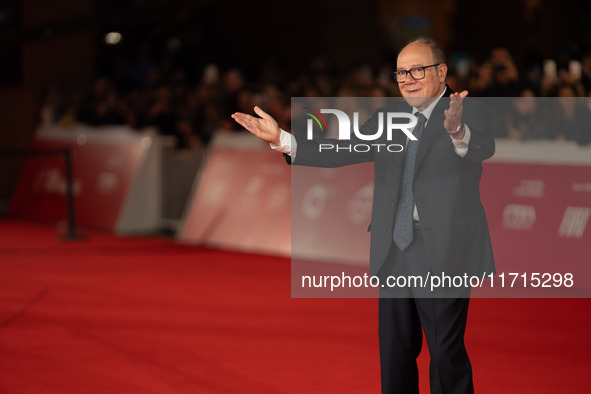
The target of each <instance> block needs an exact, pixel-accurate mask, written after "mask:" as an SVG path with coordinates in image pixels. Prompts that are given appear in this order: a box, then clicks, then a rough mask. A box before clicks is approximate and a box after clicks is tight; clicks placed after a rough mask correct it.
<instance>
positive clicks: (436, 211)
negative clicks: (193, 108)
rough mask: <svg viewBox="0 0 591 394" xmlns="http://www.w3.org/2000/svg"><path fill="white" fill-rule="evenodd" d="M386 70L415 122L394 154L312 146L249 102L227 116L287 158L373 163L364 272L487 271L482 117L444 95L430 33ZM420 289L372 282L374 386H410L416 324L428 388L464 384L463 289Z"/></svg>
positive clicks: (414, 382)
mask: <svg viewBox="0 0 591 394" xmlns="http://www.w3.org/2000/svg"><path fill="white" fill-rule="evenodd" d="M394 75H395V79H396V82H397V83H398V86H399V88H400V92H401V95H402V96H403V98H404V100H405V102H406V103H405V104H404V105H395V106H394V108H391V110H393V111H397V112H411V113H413V114H415V115H416V116H417V120H418V121H417V125H416V126H415V127H414V130H413V134H414V135H415V137H417V138H418V141H412V140H409V139H407V137H406V135H404V134H403V133H399V134H398V135H395V136H394V137H393V140H392V141H391V142H390V143H398V144H400V145H402V146H406V149H404V154H402V153H392V152H388V151H386V150H384V149H382V150H381V151H376V150H373V151H369V152H364V153H355V152H347V151H343V150H341V151H338V152H337V151H331V152H326V151H323V152H322V153H319V149H318V144H320V143H327V142H329V141H327V140H322V139H314V140H310V141H309V140H306V139H304V138H298V137H297V136H293V135H290V134H288V133H286V132H285V131H282V130H280V129H279V128H278V126H277V123H276V122H275V121H274V120H273V118H272V117H270V116H269V115H267V114H266V113H264V112H263V111H262V110H261V109H260V108H258V107H256V108H255V112H256V113H257V114H258V115H259V116H261V118H255V117H252V116H250V115H246V114H240V113H237V114H234V115H233V118H234V119H235V120H236V121H237V122H238V123H240V124H241V125H243V126H244V127H245V128H246V129H248V130H249V131H250V132H252V133H253V134H255V135H256V136H258V137H259V138H261V139H263V140H265V141H268V142H270V143H271V145H272V147H273V148H274V149H278V150H280V151H282V152H284V154H286V155H287V158H288V162H292V163H293V164H297V165H309V166H320V167H336V166H341V165H347V164H354V163H360V162H367V161H373V162H374V200H373V210H372V222H371V246H370V272H371V274H372V275H377V276H379V277H380V278H381V279H383V280H384V279H385V278H387V277H388V276H392V275H394V276H398V275H415V274H416V275H424V274H425V273H429V274H430V275H443V274H445V275H448V276H464V274H467V275H479V276H481V275H488V274H490V273H492V272H494V261H493V255H492V248H491V243H490V236H489V233H488V225H487V222H486V216H485V213H484V208H483V207H482V204H481V202H480V192H479V182H480V176H481V173H482V164H481V163H482V161H483V160H485V159H487V158H489V157H491V156H492V155H493V153H494V140H493V138H492V137H491V135H490V134H489V132H488V130H487V127H488V125H489V124H490V122H488V121H487V119H486V117H485V115H484V111H482V110H481V109H479V108H478V107H477V105H476V103H471V102H469V101H468V100H465V101H464V98H465V97H466V96H467V94H468V92H466V91H464V92H461V93H452V92H451V90H450V89H449V88H448V87H447V86H446V84H445V79H446V75H447V66H446V64H445V56H444V54H443V51H442V50H441V48H440V47H439V46H438V45H437V44H436V43H435V42H433V41H432V40H429V39H419V40H416V41H414V42H411V43H410V44H408V45H407V46H405V47H404V48H403V49H402V50H401V51H400V53H399V55H398V61H397V70H396V72H395V73H394ZM464 107H465V108H464ZM376 127H377V114H374V116H373V117H372V118H371V119H370V120H368V121H367V122H366V123H365V124H364V125H363V126H362V128H361V129H360V131H361V133H363V134H375V130H376ZM384 138H385V137H384ZM330 142H332V143H338V141H334V140H330ZM348 142H350V141H348ZM377 142H378V143H379V141H377ZM384 142H385V141H384ZM380 283H383V282H380ZM429 290H430V289H428V288H427V289H426V290H425V289H422V288H410V289H409V288H406V289H400V288H388V287H385V288H380V299H379V340H380V364H381V380H382V392H383V393H418V370H417V365H416V358H417V357H418V355H419V353H420V351H421V344H422V331H424V333H425V337H426V339H427V344H428V347H429V353H430V355H431V362H430V369H429V374H430V385H431V393H472V392H474V389H473V383H472V369H471V365H470V360H469V358H468V355H467V352H466V349H465V346H464V332H465V328H466V320H467V313H468V302H469V294H470V289H469V287H460V288H456V287H454V286H449V287H448V288H446V289H438V292H437V294H434V293H429Z"/></svg>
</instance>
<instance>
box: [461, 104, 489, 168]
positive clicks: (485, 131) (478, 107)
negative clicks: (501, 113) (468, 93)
mask: <svg viewBox="0 0 591 394" xmlns="http://www.w3.org/2000/svg"><path fill="white" fill-rule="evenodd" d="M464 113H465V117H464V122H465V123H466V124H467V125H468V126H469V127H470V142H469V143H468V153H466V156H464V159H465V160H470V161H475V162H482V161H484V160H486V159H489V158H490V157H492V156H493V155H494V153H495V140H494V138H493V136H492V133H491V130H490V125H491V124H492V122H491V119H490V116H491V113H490V111H487V110H486V108H485V106H484V105H482V104H481V103H479V102H477V101H474V100H470V101H466V102H465V106H464Z"/></svg>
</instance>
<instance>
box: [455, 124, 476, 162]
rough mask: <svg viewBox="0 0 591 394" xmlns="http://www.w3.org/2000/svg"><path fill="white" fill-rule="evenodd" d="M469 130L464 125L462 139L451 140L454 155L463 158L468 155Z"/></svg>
mask: <svg viewBox="0 0 591 394" xmlns="http://www.w3.org/2000/svg"><path fill="white" fill-rule="evenodd" d="M470 135H471V134H470V128H469V127H468V125H467V124H464V138H462V139H461V140H454V139H453V138H451V136H450V138H451V142H452V144H454V149H455V150H456V154H457V155H458V156H461V157H464V156H466V154H467V153H468V144H469V143H470Z"/></svg>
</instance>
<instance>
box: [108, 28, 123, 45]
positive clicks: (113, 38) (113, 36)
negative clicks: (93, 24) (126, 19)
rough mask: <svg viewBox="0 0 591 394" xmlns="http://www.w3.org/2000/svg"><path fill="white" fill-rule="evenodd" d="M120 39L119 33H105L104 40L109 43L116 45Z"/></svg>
mask: <svg viewBox="0 0 591 394" xmlns="http://www.w3.org/2000/svg"><path fill="white" fill-rule="evenodd" d="M120 41H121V33H119V32H116V31H112V32H110V33H107V34H106V35H105V42H106V43H107V44H109V45H116V44H119V42H120Z"/></svg>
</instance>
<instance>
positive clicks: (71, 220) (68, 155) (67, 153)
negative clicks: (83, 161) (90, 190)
mask: <svg viewBox="0 0 591 394" xmlns="http://www.w3.org/2000/svg"><path fill="white" fill-rule="evenodd" d="M63 154H64V161H65V168H66V203H67V205H68V207H67V209H68V232H67V233H66V234H65V236H64V238H65V239H81V238H82V236H81V234H79V233H78V232H77V231H76V211H75V209H74V176H73V174H72V151H71V150H70V149H69V148H66V149H64V150H63Z"/></svg>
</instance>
